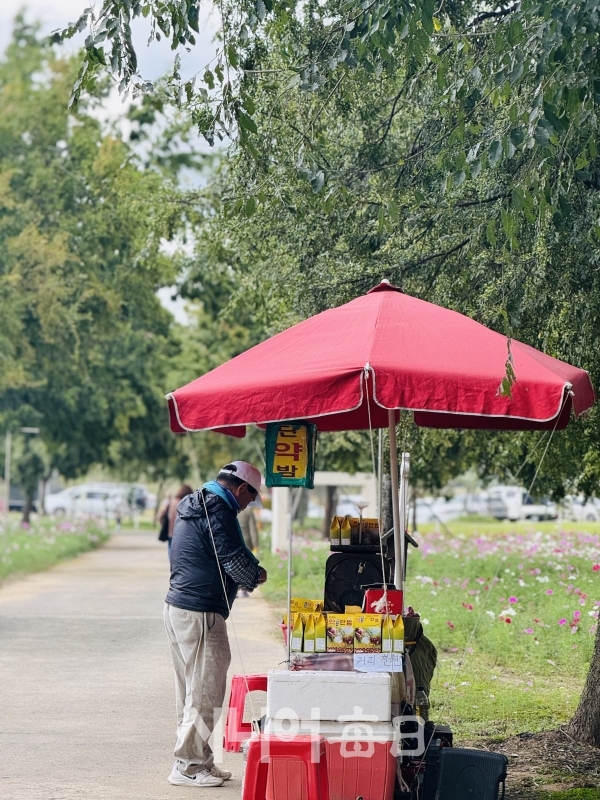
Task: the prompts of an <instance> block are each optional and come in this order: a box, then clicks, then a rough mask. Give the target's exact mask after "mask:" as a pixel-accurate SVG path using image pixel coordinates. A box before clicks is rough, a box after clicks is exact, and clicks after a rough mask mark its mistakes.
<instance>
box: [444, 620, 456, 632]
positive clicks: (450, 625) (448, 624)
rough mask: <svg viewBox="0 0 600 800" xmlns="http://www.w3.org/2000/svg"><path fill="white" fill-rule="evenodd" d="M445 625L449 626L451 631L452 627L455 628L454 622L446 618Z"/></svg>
mask: <svg viewBox="0 0 600 800" xmlns="http://www.w3.org/2000/svg"><path fill="white" fill-rule="evenodd" d="M446 625H447V626H448V627H449V628H450V630H451V631H453V630H454V628H455V625H454V623H453V622H450V620H448V621H447V622H446Z"/></svg>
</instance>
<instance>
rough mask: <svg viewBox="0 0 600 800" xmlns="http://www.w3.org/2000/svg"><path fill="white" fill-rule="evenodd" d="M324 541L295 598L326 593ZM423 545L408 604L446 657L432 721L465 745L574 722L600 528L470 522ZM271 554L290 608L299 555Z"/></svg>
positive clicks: (275, 596)
mask: <svg viewBox="0 0 600 800" xmlns="http://www.w3.org/2000/svg"><path fill="white" fill-rule="evenodd" d="M313 535H314V536H315V538H314V539H311V538H309V537H308V536H305V537H304V538H301V537H300V536H298V537H297V538H296V540H295V545H294V558H293V573H294V577H293V583H292V587H293V591H292V593H293V595H294V596H298V597H313V598H316V597H322V596H323V582H324V574H325V561H326V559H327V557H328V555H329V551H328V548H327V546H324V545H323V543H322V541H320V540H319V539H318V538H317V534H316V532H315V533H314V534H313ZM416 539H417V541H418V542H419V545H420V546H419V549H418V550H412V549H411V552H410V553H409V562H408V578H407V582H406V587H405V589H406V601H405V602H406V604H407V605H411V606H413V607H414V609H415V611H417V612H418V613H420V615H421V618H422V622H423V626H424V629H425V633H426V635H427V636H428V637H429V638H430V639H431V640H432V641H433V642H434V644H435V645H436V647H437V649H438V654H439V660H438V669H437V670H436V676H435V678H434V682H433V684H432V690H431V703H432V711H431V713H432V717H433V718H434V719H438V720H441V721H445V722H448V723H449V724H450V725H452V728H453V730H454V731H455V734H456V736H457V738H458V740H459V741H462V742H466V741H473V742H474V741H477V740H483V739H485V740H487V741H490V740H494V739H497V740H500V739H504V738H506V737H507V736H512V735H514V734H517V733H520V732H523V731H530V732H535V731H542V730H549V729H552V728H556V727H557V726H558V725H560V724H561V723H563V722H566V721H567V720H568V719H569V718H570V716H571V715H572V713H573V711H574V709H575V706H576V704H577V701H578V698H579V695H580V693H581V688H582V685H583V681H584V679H585V675H586V673H587V669H588V665H589V661H590V657H591V653H592V649H593V645H594V637H595V632H596V627H597V624H598V612H599V610H600V524H597V523H581V524H575V523H563V524H560V525H559V524H557V523H556V522H548V523H540V522H535V523H499V522H490V521H486V520H485V519H481V520H479V521H471V520H464V521H463V520H458V521H456V522H453V523H450V524H449V525H448V526H446V529H445V530H444V531H443V532H439V530H438V532H436V530H435V528H434V526H433V525H429V526H423V527H422V529H421V530H420V531H419V534H418V535H417V536H416ZM267 546H268V543H267V542H266V541H265V547H263V552H262V554H261V562H262V563H263V564H264V566H265V567H266V568H267V570H268V572H269V580H268V582H267V584H266V585H265V587H264V589H263V591H264V594H265V596H266V597H267V599H268V600H269V601H270V602H271V603H273V604H274V605H275V606H276V607H278V608H280V609H281V610H283V608H284V607H285V598H286V591H287V583H286V581H287V559H286V556H285V555H281V556H272V555H271V554H270V553H269V552H268V549H267ZM592 796H593V795H592Z"/></svg>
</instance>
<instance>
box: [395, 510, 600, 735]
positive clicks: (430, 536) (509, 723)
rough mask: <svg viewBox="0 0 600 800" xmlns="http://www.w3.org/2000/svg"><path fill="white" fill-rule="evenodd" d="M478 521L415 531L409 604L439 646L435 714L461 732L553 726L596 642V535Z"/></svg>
mask: <svg viewBox="0 0 600 800" xmlns="http://www.w3.org/2000/svg"><path fill="white" fill-rule="evenodd" d="M481 527H482V528H483V530H481V529H478V527H477V526H473V525H469V524H467V523H465V524H463V525H461V524H460V523H455V524H454V525H453V526H451V528H450V530H449V531H448V532H446V533H434V532H428V533H425V534H422V535H421V536H420V537H419V544H420V547H419V550H418V551H416V552H411V554H410V557H409V575H408V581H407V603H408V604H410V605H413V606H414V608H415V610H418V611H419V613H420V614H421V617H422V621H423V624H424V628H425V632H426V634H427V636H429V638H431V639H432V641H433V642H434V643H435V645H436V646H437V648H438V651H439V654H440V668H439V669H438V670H437V675H436V679H435V682H434V684H433V688H432V707H433V713H434V716H435V717H436V718H438V719H444V720H446V721H448V722H450V723H451V724H452V725H453V727H454V728H455V729H456V730H457V731H458V732H459V733H460V734H462V735H463V736H465V737H466V738H478V737H494V736H506V735H510V734H513V733H518V732H521V731H537V730H543V729H544V728H552V727H556V726H557V725H558V724H560V723H561V722H564V721H566V720H567V719H568V718H569V717H570V716H571V714H572V712H573V710H574V708H575V706H576V704H577V700H578V697H579V694H580V691H581V687H582V684H583V681H584V679H585V675H586V673H587V668H588V665H589V660H590V657H591V653H592V650H593V646H594V638H595V635H596V630H597V626H598V614H599V611H600V535H599V534H598V532H590V531H587V530H581V529H579V530H578V529H576V528H575V526H571V529H570V530H566V529H565V528H564V527H562V526H557V525H556V524H555V523H548V524H540V523H535V525H532V524H530V525H525V524H523V523H522V524H519V525H504V524H495V525H493V524H491V525H487V526H485V525H484V526H481ZM588 527H589V526H588Z"/></svg>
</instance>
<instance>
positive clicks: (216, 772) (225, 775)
mask: <svg viewBox="0 0 600 800" xmlns="http://www.w3.org/2000/svg"><path fill="white" fill-rule="evenodd" d="M210 774H211V775H213V776H214V777H215V778H221V780H222V781H228V780H229V779H230V778H231V772H229V770H228V769H219V767H217V766H216V765H215V766H213V768H212V769H211V771H210Z"/></svg>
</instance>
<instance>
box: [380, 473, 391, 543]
mask: <svg viewBox="0 0 600 800" xmlns="http://www.w3.org/2000/svg"><path fill="white" fill-rule="evenodd" d="M381 524H382V526H383V533H387V532H388V531H389V530H390V528H393V527H394V511H393V508H392V479H391V478H390V476H389V475H388V474H387V473H385V472H384V473H383V475H382V477H381ZM390 545H391V546H392V547H393V546H394V537H393V536H390V538H389V539H388V548H389V547H390Z"/></svg>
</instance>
